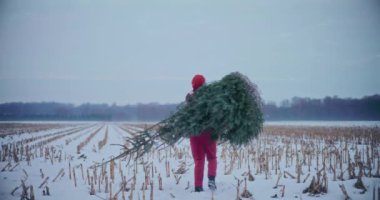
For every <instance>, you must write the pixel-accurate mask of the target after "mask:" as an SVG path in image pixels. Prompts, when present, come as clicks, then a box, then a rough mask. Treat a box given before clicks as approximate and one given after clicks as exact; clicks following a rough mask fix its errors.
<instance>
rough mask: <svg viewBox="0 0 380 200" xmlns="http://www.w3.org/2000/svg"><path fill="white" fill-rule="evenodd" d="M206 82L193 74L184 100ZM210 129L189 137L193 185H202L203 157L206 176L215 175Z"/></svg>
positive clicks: (213, 149) (191, 97) (187, 100)
mask: <svg viewBox="0 0 380 200" xmlns="http://www.w3.org/2000/svg"><path fill="white" fill-rule="evenodd" d="M205 82H206V79H205V78H204V77H203V76H202V75H199V74H197V75H195V76H194V78H193V80H192V86H193V92H192V93H190V94H188V95H187V96H186V102H187V103H191V101H193V95H194V92H196V90H198V89H199V88H200V87H201V86H203V84H204V83H205ZM212 131H213V130H212V129H207V130H204V131H202V132H201V133H200V135H198V136H193V137H190V146H191V153H192V154H193V159H194V163H195V166H194V179H195V183H194V185H195V187H202V186H203V172H204V167H205V157H207V162H208V177H210V176H212V177H214V178H215V176H216V165H217V161H216V141H214V140H212V139H211V133H212Z"/></svg>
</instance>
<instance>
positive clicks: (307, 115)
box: [264, 95, 380, 120]
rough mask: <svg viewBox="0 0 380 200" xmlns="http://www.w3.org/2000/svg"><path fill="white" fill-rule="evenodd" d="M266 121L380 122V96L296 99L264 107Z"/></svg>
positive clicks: (267, 104)
mask: <svg viewBox="0 0 380 200" xmlns="http://www.w3.org/2000/svg"><path fill="white" fill-rule="evenodd" d="M264 113H265V119H266V120H380V95H373V96H365V97H363V98H361V99H352V98H346V99H342V98H339V97H337V96H334V97H325V98H324V99H311V98H299V97H294V98H292V99H291V100H284V101H282V102H281V105H280V106H277V105H276V104H275V103H270V102H269V103H266V104H265V105H264Z"/></svg>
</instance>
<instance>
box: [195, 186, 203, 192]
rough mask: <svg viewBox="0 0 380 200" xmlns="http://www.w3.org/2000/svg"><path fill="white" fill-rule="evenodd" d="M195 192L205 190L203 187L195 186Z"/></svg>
mask: <svg viewBox="0 0 380 200" xmlns="http://www.w3.org/2000/svg"><path fill="white" fill-rule="evenodd" d="M195 192H203V187H195Z"/></svg>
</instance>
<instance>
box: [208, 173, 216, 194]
mask: <svg viewBox="0 0 380 200" xmlns="http://www.w3.org/2000/svg"><path fill="white" fill-rule="evenodd" d="M208 187H209V188H210V190H212V191H214V190H216V184H215V176H209V177H208Z"/></svg>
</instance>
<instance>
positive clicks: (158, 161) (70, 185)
mask: <svg viewBox="0 0 380 200" xmlns="http://www.w3.org/2000/svg"><path fill="white" fill-rule="evenodd" d="M119 125H120V124H117V123H95V122H91V123H75V124H74V125H73V126H68V127H65V128H62V129H59V130H57V129H52V130H47V131H41V132H36V133H28V134H21V135H10V136H6V137H4V138H0V144H1V145H2V146H3V145H7V144H23V147H24V148H25V146H26V145H28V146H29V147H33V149H31V151H30V152H31V155H32V158H31V162H30V165H28V162H27V161H26V156H25V152H24V154H23V156H19V159H20V160H21V161H19V165H17V164H16V163H15V161H14V159H12V158H11V157H7V158H5V161H2V162H0V170H1V169H4V170H3V171H0V199H2V200H8V199H9V200H12V199H20V196H21V195H22V189H21V188H18V189H17V190H15V191H14V192H13V194H11V192H12V191H13V190H14V189H15V188H16V187H18V186H20V185H21V180H25V185H26V187H28V186H30V185H32V186H33V189H34V194H35V197H36V198H35V199H38V200H40V199H54V200H67V199H94V200H95V199H96V200H97V199H110V190H112V197H115V194H116V193H117V192H118V191H119V190H120V188H121V183H122V178H121V177H123V176H125V177H126V180H127V185H126V188H127V190H125V191H122V192H120V193H119V194H118V195H117V197H116V199H123V192H124V198H125V199H144V195H145V199H150V193H151V190H150V185H149V186H148V189H147V190H141V188H142V184H143V182H144V181H145V173H144V167H147V169H148V170H149V172H148V174H149V175H148V176H149V179H151V180H152V181H153V196H154V199H181V200H182V199H183V200H187V199H188V200H193V199H212V197H213V198H214V199H215V200H231V199H236V194H237V187H236V186H237V179H239V180H244V176H242V174H244V172H247V171H248V164H250V167H251V171H252V174H253V176H254V178H255V180H254V181H252V182H250V181H247V189H248V190H249V191H250V192H251V193H252V194H253V197H252V198H251V199H256V200H262V199H272V198H271V196H273V195H275V194H277V195H278V198H279V199H313V200H314V199H320V200H322V199H344V195H343V193H342V192H341V190H340V188H339V184H344V185H345V187H346V189H347V192H348V195H349V196H350V197H351V198H352V199H358V200H359V199H372V198H373V193H372V192H373V189H374V188H376V195H377V187H378V185H379V186H380V179H379V178H369V177H363V182H364V185H365V186H366V188H367V190H368V191H367V192H365V193H364V194H360V192H361V190H358V189H355V188H354V187H353V185H354V183H355V182H356V179H352V180H347V178H345V180H344V181H339V180H337V181H332V174H331V173H330V172H328V174H327V176H328V180H329V181H328V192H327V194H319V195H317V196H309V195H308V194H302V191H303V190H304V189H305V188H306V187H308V186H309V184H310V181H311V177H312V176H315V174H316V168H317V167H316V161H315V160H313V161H312V167H311V171H310V172H309V171H308V167H307V166H302V170H303V172H304V173H303V175H302V176H301V180H304V179H305V178H306V176H307V174H309V173H310V174H311V175H310V178H309V179H308V180H307V181H306V182H305V183H303V181H301V183H297V182H296V179H292V178H290V177H289V176H288V177H287V178H284V177H283V175H282V176H281V179H280V180H279V185H284V186H285V193H284V197H280V196H281V191H280V190H281V188H282V187H278V188H276V189H274V188H273V187H274V186H275V185H276V181H277V177H278V175H276V174H275V171H274V170H273V169H272V168H271V170H270V171H269V173H268V174H267V177H266V175H265V173H256V172H257V171H258V170H257V165H256V164H254V162H252V160H250V159H249V158H248V159H242V160H241V162H238V161H237V162H235V163H234V166H233V170H232V172H231V174H228V173H225V172H226V169H225V168H226V166H227V167H230V165H229V163H231V159H230V157H231V156H230V154H227V155H228V156H227V157H225V155H222V149H223V148H224V147H225V146H222V145H219V146H218V159H219V160H218V175H217V178H216V183H217V187H218V189H217V191H216V192H214V193H212V192H211V191H210V190H208V189H207V178H206V177H205V180H204V188H205V192H201V193H195V192H193V187H194V186H193V167H194V165H193V161H192V157H191V155H190V150H189V141H188V140H187V139H185V140H183V141H182V142H181V143H180V144H178V145H177V146H176V147H175V148H166V149H164V150H161V151H154V152H152V153H150V154H147V155H146V156H144V157H143V158H142V159H140V160H138V161H137V162H136V163H135V162H133V161H131V162H130V163H129V165H126V163H127V161H126V160H117V161H116V162H115V169H114V174H115V175H114V177H115V179H114V181H112V180H111V178H110V177H111V168H110V164H107V165H106V168H105V174H106V175H107V178H108V182H109V185H108V193H105V189H106V184H105V183H106V181H105V178H104V177H101V178H100V179H101V183H100V185H99V182H97V183H96V184H94V189H95V195H90V194H89V193H90V190H91V187H90V185H89V184H88V178H87V170H88V171H89V176H90V177H91V176H93V177H94V176H95V173H96V176H97V177H98V178H97V179H99V176H100V175H101V174H102V170H101V167H98V168H97V171H96V172H94V168H90V167H91V166H93V165H94V164H97V163H101V162H102V161H104V160H109V159H111V158H112V156H116V155H118V154H119V153H121V152H122V151H121V149H120V146H117V145H111V144H124V139H123V137H125V136H130V134H131V133H132V134H133V132H135V131H136V130H138V128H137V127H134V126H129V128H128V129H126V128H125V127H126V126H125V125H124V126H123V127H124V129H121V128H120V126H119ZM97 130H99V131H98V132H96V131H97ZM126 130H129V131H130V132H127V131H126ZM106 131H108V138H107V141H106V144H105V146H104V147H102V148H101V149H99V146H98V145H99V141H102V140H103V139H104V138H105V136H106ZM95 132H96V134H93V133H95ZM91 134H93V135H94V136H93V137H92V138H90V135H91ZM38 136H39V137H38ZM44 136H46V137H44ZM376 137H379V136H376ZM30 138H37V139H34V140H29V141H28V142H25V141H26V140H25V139H30ZM261 139H263V137H260V138H259V140H256V141H255V144H257V145H262V143H261V142H260V140H261ZM86 140H87V141H88V143H87V144H85V145H84V146H83V148H82V149H81V150H80V154H78V153H77V146H78V145H79V144H80V143H83V142H84V141H86ZM21 141H23V142H21ZM17 142H19V143H17ZM39 145H40V146H39ZM281 146H284V144H283V143H281V140H278V141H277V142H276V143H273V144H271V145H270V146H266V147H265V148H272V149H274V148H277V147H281ZM365 148H366V145H361V146H359V149H362V150H363V151H364V150H365ZM226 149H228V150H230V149H231V148H227V147H226ZM375 149H376V152H378V151H379V150H380V147H379V146H378V145H377V146H376V147H375ZM46 151H48V152H49V155H47V156H45V155H46V154H45V153H46ZM237 152H239V150H238V151H237ZM241 152H243V155H244V152H249V151H248V149H247V148H242V149H241V151H240V153H241ZM1 154H2V155H3V154H4V149H2V152H1ZM41 155H42V156H41ZM181 155H182V156H181ZM231 155H232V154H231ZM351 155H353V154H351ZM81 156H82V157H81ZM3 158H4V156H1V160H2V159H3ZM363 159H364V158H363ZM166 161H168V162H166ZM9 163H10V166H9V165H8V164H9ZM166 163H169V164H170V169H173V170H174V171H176V170H177V169H178V168H179V166H180V164H181V163H186V169H187V171H186V172H185V173H184V174H179V175H177V178H179V177H181V178H180V179H179V183H178V184H176V179H175V177H174V175H175V174H173V173H172V172H171V173H170V177H167V172H166ZM206 163H207V162H206ZM373 163H374V164H373V166H374V170H373V172H372V173H373V174H374V173H375V172H376V169H377V167H378V159H376V160H374V161H373ZM150 164H151V165H150ZM7 165H8V166H7ZM16 165H17V166H16ZM272 165H273V164H272ZM69 166H70V167H71V168H69ZM81 166H82V167H81ZM149 166H153V168H151V167H149ZM280 166H281V168H280V170H279V171H278V173H279V172H280V171H281V172H282V173H283V172H284V171H288V172H290V173H291V174H296V173H295V166H294V164H293V165H291V166H289V167H286V164H285V159H284V158H282V160H281V161H280ZM82 168H83V175H82ZM320 168H321V166H319V169H320ZM61 169H63V171H64V173H61V174H60V176H58V177H57V178H56V176H57V175H58V174H59V173H60V171H61ZM69 169H71V178H70V177H69V176H70V173H69ZM73 170H74V171H75V175H76V186H75V183H74V178H73V176H74V175H73ZM205 170H207V164H206V167H205ZM41 172H42V173H43V176H42V175H41ZM134 172H136V186H135V189H136V190H135V191H134V192H133V197H131V190H130V188H131V184H132V182H133V180H131V179H132V177H133V175H134ZM152 173H153V177H152ZM62 174H63V175H62ZM158 174H160V176H161V177H162V183H163V190H159V187H158V186H159V183H158ZM206 175H207V171H205V176H206ZM345 176H347V174H345ZM46 177H49V178H48V179H47V181H46V183H45V184H42V183H43V180H45V179H46ZM54 179H55V180H54ZM90 179H91V178H90ZM53 180H54V181H53ZM41 184H42V185H41ZM40 185H41V188H40V187H39V186H40ZM46 186H47V187H48V188H49V192H50V196H43V191H44V190H45V191H46V189H47V188H46ZM110 186H111V187H112V189H111V188H110ZM239 189H240V192H242V191H243V189H244V182H243V183H242V184H241V186H240V187H239ZM29 191H30V190H29ZM144 193H145V194H144ZM28 197H29V196H28ZM376 197H377V196H376ZM377 198H378V197H377Z"/></svg>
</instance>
